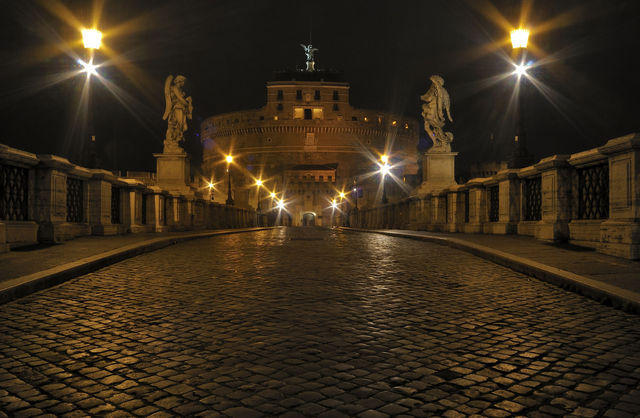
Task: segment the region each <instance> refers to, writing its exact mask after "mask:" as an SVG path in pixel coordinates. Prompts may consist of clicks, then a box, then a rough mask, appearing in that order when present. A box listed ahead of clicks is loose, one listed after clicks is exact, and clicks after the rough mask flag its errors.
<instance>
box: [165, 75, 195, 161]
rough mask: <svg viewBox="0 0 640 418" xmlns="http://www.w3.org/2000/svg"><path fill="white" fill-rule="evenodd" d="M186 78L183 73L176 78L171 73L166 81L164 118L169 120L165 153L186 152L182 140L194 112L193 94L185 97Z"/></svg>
mask: <svg viewBox="0 0 640 418" xmlns="http://www.w3.org/2000/svg"><path fill="white" fill-rule="evenodd" d="M185 80H186V78H185V77H184V76H182V75H177V76H176V77H175V78H174V77H173V76H172V75H170V76H168V77H167V79H166V80H165V82H164V98H165V108H164V115H163V116H162V119H163V120H166V121H167V122H168V125H167V134H166V136H165V140H164V149H163V153H165V154H172V153H184V150H183V149H182V147H181V146H180V142H181V141H184V132H185V131H186V130H187V119H191V116H192V114H193V103H192V100H191V96H189V97H185V95H186V93H185V92H184V82H185Z"/></svg>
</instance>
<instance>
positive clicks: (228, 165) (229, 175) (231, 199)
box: [225, 155, 233, 206]
mask: <svg viewBox="0 0 640 418" xmlns="http://www.w3.org/2000/svg"><path fill="white" fill-rule="evenodd" d="M225 159H226V160H227V179H228V182H227V202H226V203H227V205H229V206H233V197H231V163H232V162H233V156H231V155H227V157H226V158H225Z"/></svg>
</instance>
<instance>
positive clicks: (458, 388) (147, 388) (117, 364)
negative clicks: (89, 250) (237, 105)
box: [0, 229, 640, 417]
mask: <svg viewBox="0 0 640 418" xmlns="http://www.w3.org/2000/svg"><path fill="white" fill-rule="evenodd" d="M639 382H640V321H639V320H638V316H634V315H631V314H626V313H624V312H622V311H618V310H614V309H612V308H609V307H606V306H603V305H599V304H598V303H596V302H594V301H592V300H589V299H587V298H584V297H581V296H579V295H576V294H573V293H570V292H566V291H564V290H562V289H560V288H556V287H554V286H552V285H548V284H546V283H542V282H539V281H537V280H535V279H529V278H527V277H526V276H523V275H521V274H518V273H515V272H513V271H511V270H508V269H506V268H503V267H501V266H498V265H494V264H491V263H489V262H487V261H484V260H482V259H480V258H477V257H474V256H472V255H470V254H467V253H464V252H461V251H458V250H455V249H452V248H448V247H444V246H438V245H434V244H430V243H425V242H416V241H413V240H407V239H401V238H393V237H388V236H383V235H375V234H357V233H341V232H338V231H323V230H307V229H288V230H285V229H280V230H271V231H262V232H257V233H251V234H239V235H228V236H221V237H215V238H209V239H202V240H197V241H191V242H187V243H183V244H178V245H176V246H173V247H170V248H166V249H163V250H159V251H156V252H153V253H149V254H145V255H142V256H139V257H136V258H132V259H129V260H126V261H123V262H121V263H118V264H115V265H112V266H110V267H108V268H105V269H103V270H100V271H97V272H95V273H92V274H88V275H86V276H83V277H79V278H77V279H75V280H72V281H69V282H67V283H65V284H63V285H60V286H58V287H55V288H51V289H48V290H45V291H42V292H39V293H37V294H33V295H30V296H28V297H25V298H23V299H20V300H17V301H14V302H11V303H8V304H6V305H3V306H0V410H1V411H4V414H6V415H11V416H13V415H15V416H33V415H40V414H53V415H66V416H83V415H105V414H112V415H114V416H126V415H131V414H133V415H151V414H153V415H154V416H165V415H200V414H202V415H207V416H209V415H211V416H216V415H218V414H222V415H231V416H243V417H253V416H259V415H277V414H285V415H287V416H297V415H308V416H326V417H338V416H362V417H384V416H387V415H402V414H406V415H415V416H428V415H443V416H453V417H455V416H462V415H467V414H481V415H485V416H508V415H529V416H548V415H567V414H573V415H575V416H599V415H604V416H610V417H623V416H633V415H638V414H640V385H639ZM0 416H3V414H2V413H0Z"/></svg>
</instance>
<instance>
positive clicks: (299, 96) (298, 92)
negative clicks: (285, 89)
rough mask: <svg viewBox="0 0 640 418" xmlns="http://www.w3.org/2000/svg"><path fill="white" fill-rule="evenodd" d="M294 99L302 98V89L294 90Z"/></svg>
mask: <svg viewBox="0 0 640 418" xmlns="http://www.w3.org/2000/svg"><path fill="white" fill-rule="evenodd" d="M296 100H302V90H296Z"/></svg>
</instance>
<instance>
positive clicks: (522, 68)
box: [513, 64, 529, 77]
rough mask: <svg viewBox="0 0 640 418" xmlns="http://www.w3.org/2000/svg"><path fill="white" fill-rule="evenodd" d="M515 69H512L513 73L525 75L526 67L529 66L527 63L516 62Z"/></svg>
mask: <svg viewBox="0 0 640 418" xmlns="http://www.w3.org/2000/svg"><path fill="white" fill-rule="evenodd" d="M515 67H516V68H515V70H513V73H514V74H515V75H517V76H518V77H520V76H523V75H526V74H527V68H529V65H527V64H516V65H515Z"/></svg>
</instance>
